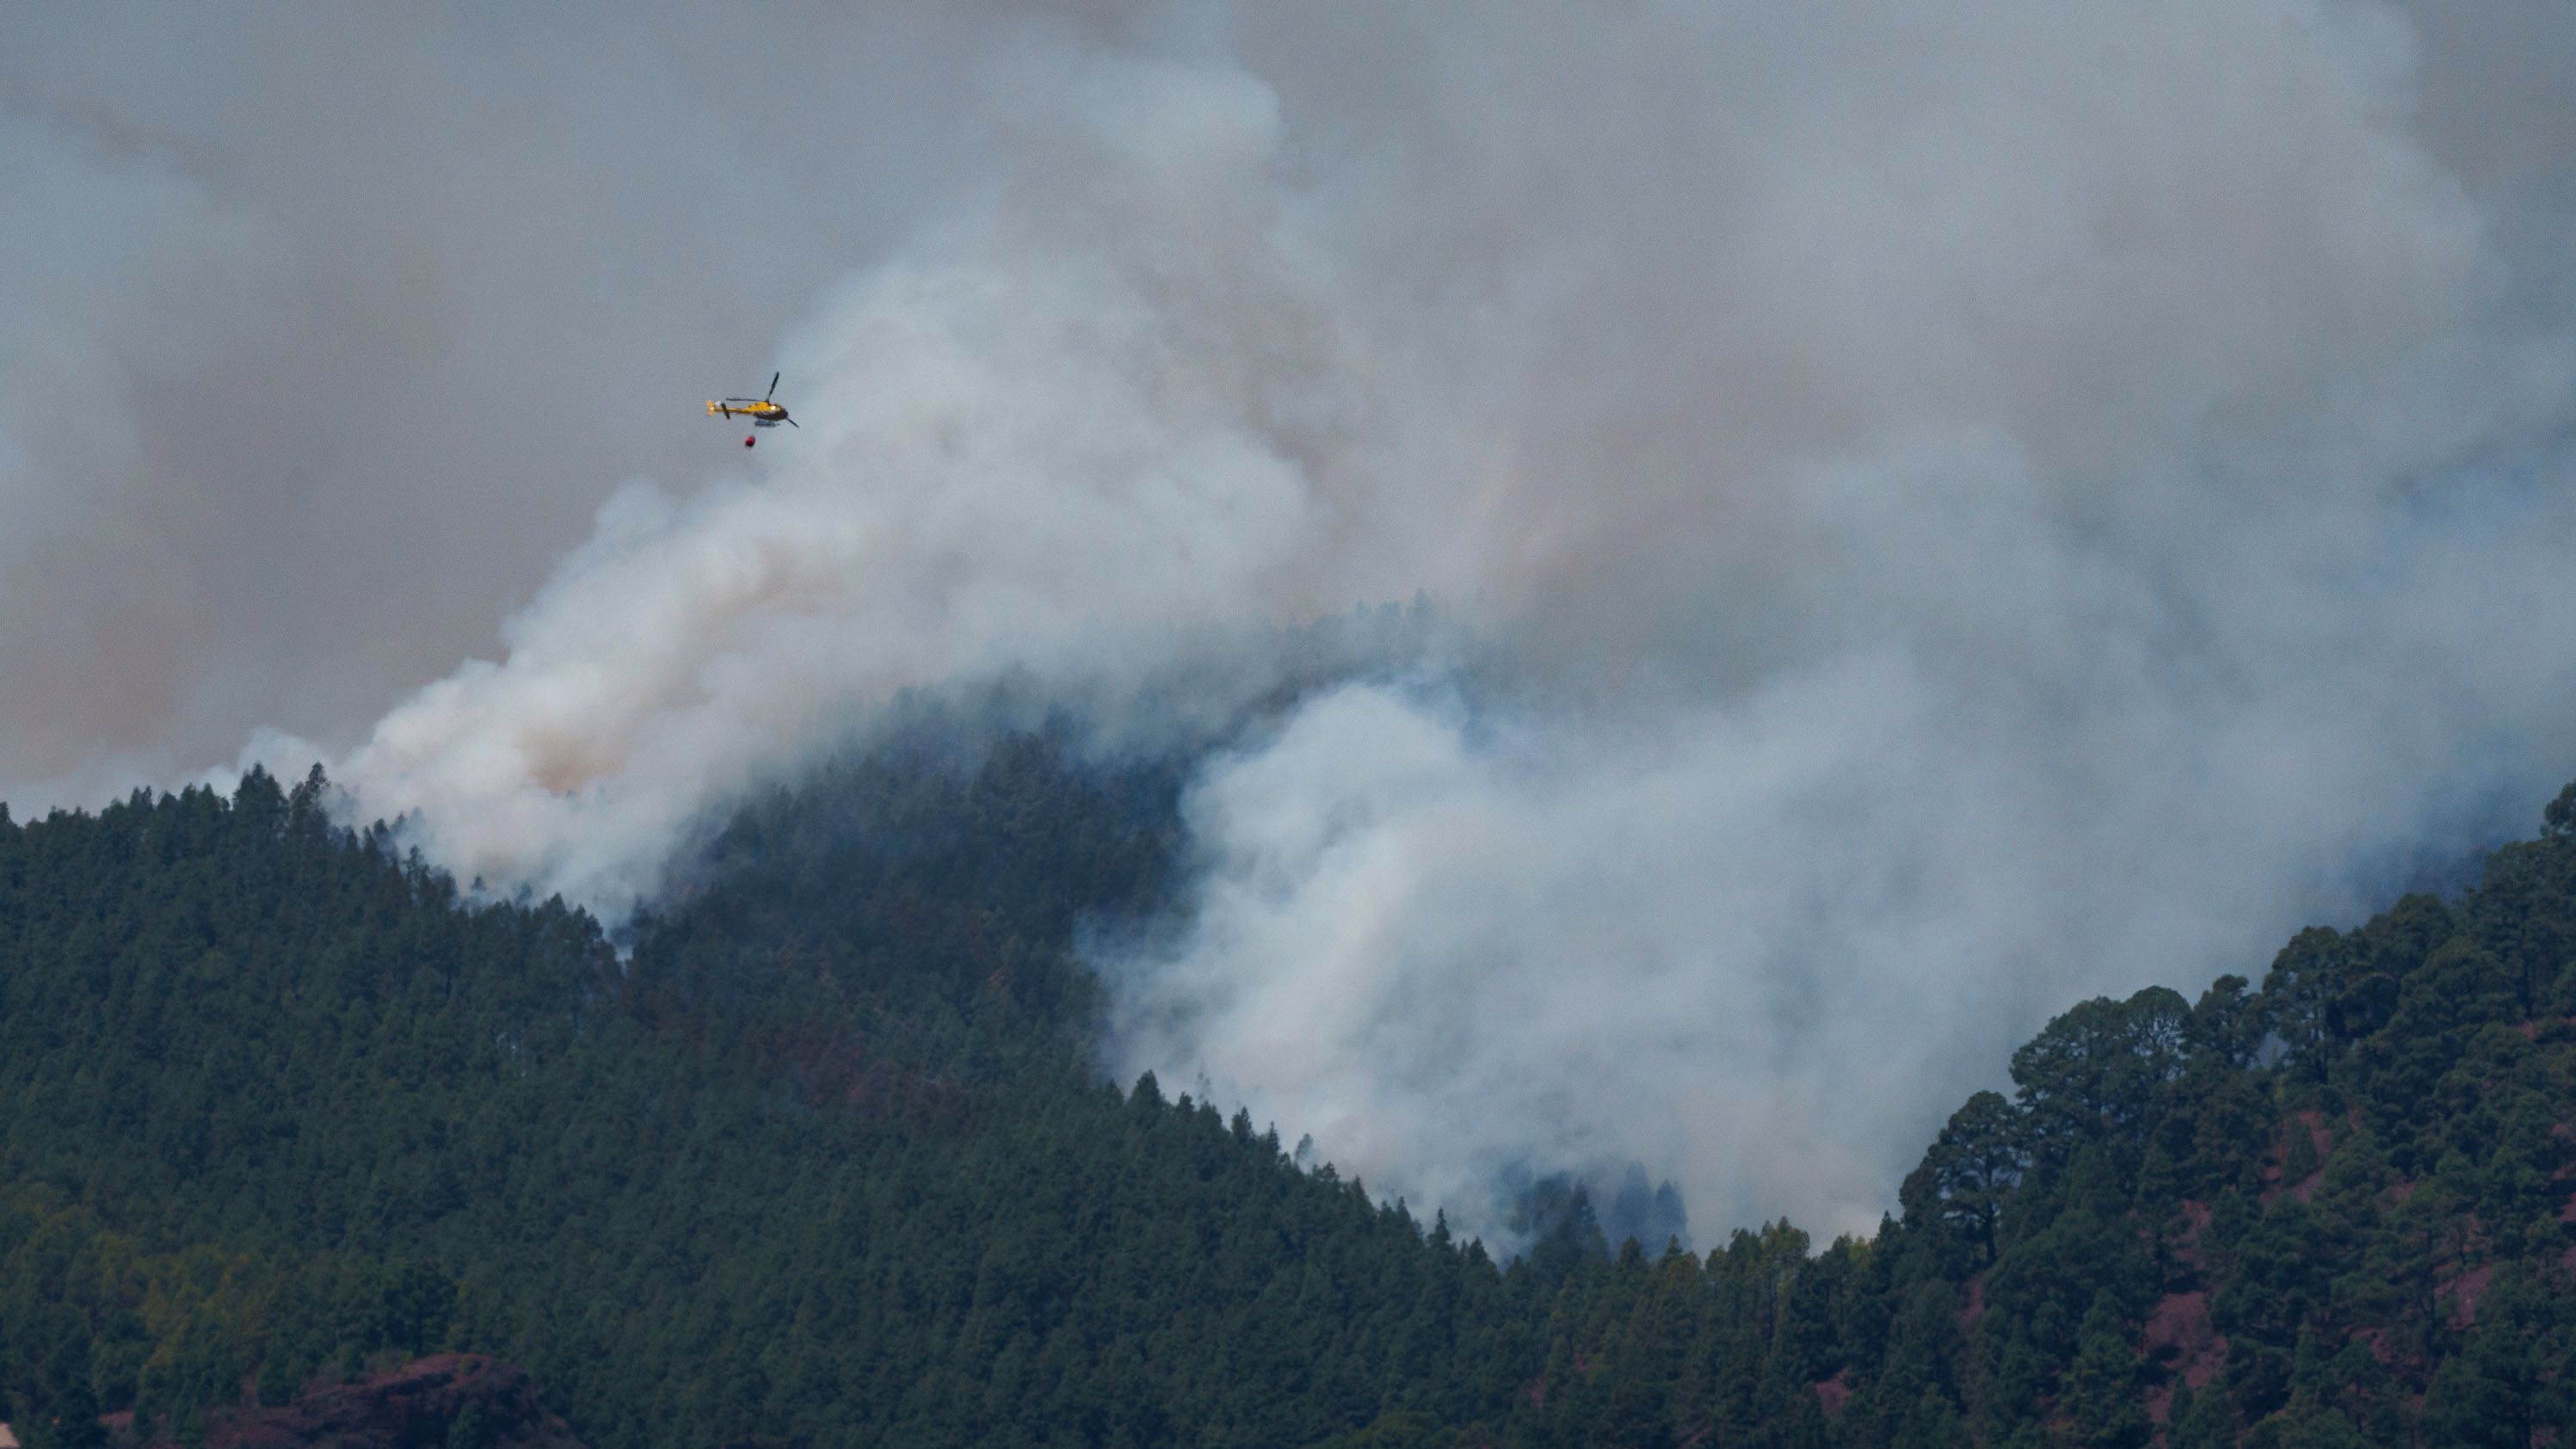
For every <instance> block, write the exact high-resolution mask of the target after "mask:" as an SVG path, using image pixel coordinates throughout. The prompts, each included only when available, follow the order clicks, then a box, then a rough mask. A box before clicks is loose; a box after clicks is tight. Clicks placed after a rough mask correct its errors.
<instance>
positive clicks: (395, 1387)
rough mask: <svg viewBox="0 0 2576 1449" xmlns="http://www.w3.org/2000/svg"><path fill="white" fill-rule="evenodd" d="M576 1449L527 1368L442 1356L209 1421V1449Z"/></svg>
mask: <svg viewBox="0 0 2576 1449" xmlns="http://www.w3.org/2000/svg"><path fill="white" fill-rule="evenodd" d="M451 1446H453V1449H581V1443H580V1441H579V1440H577V1439H575V1438H573V1436H572V1430H571V1429H570V1428H569V1427H567V1426H566V1425H565V1424H564V1421H563V1420H561V1419H559V1418H557V1417H555V1416H554V1415H553V1414H550V1413H548V1412H547V1411H546V1407H545V1404H544V1402H543V1401H542V1400H540V1399H539V1397H538V1395H537V1388H536V1385H535V1383H533V1382H532V1381H531V1380H530V1379H529V1378H528V1374H527V1370H525V1369H522V1368H520V1367H519V1366H518V1365H516V1364H511V1363H504V1362H502V1361H501V1360H499V1359H493V1358H485V1357H483V1356H482V1355H480V1354H471V1353H443V1354H438V1355H435V1356H433V1357H430V1358H424V1359H419V1360H416V1361H414V1362H412V1363H409V1364H405V1365H404V1366H402V1367H401V1368H398V1369H393V1370H389V1371H387V1372H384V1373H378V1374H370V1375H368V1376H367V1377H366V1378H363V1379H360V1380H358V1381H357V1382H355V1383H348V1384H340V1385H336V1386H334V1387H331V1388H324V1389H316V1390H313V1391H312V1392H310V1393H307V1394H305V1395H304V1396H303V1397H301V1398H299V1399H297V1400H295V1402H293V1403H291V1404H288V1405H286V1406H284V1407H283V1408H276V1409H250V1410H239V1411H227V1412H223V1413H217V1414H209V1415H207V1416H206V1449H451Z"/></svg>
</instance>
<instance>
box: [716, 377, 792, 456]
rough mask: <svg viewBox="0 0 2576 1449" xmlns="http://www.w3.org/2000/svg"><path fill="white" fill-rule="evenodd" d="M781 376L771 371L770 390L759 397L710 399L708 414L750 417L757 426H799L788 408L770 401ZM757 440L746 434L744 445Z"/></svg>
mask: <svg viewBox="0 0 2576 1449" xmlns="http://www.w3.org/2000/svg"><path fill="white" fill-rule="evenodd" d="M781 376H783V374H781V373H775V372H773V373H771V374H770V375H769V391H768V392H767V393H764V394H762V395H761V396H759V397H729V398H726V399H724V400H723V401H722V402H718V401H716V400H714V399H712V398H710V399H708V401H707V416H708V417H711V418H712V417H717V416H723V417H728V418H749V419H751V425H752V426H753V427H755V428H774V427H777V426H778V425H779V424H780V423H785V424H786V425H787V426H789V427H791V428H795V427H797V423H796V420H795V419H794V418H791V417H789V416H788V415H787V409H785V408H783V407H781V406H779V405H778V404H776V403H774V402H771V401H770V398H771V397H773V396H775V395H776V394H777V392H778V379H779V378H780V377H781ZM798 431H800V432H801V431H803V429H802V428H798ZM755 441H756V438H755V436H754V435H752V434H745V435H744V436H743V440H742V445H743V446H744V447H746V448H748V447H750V446H751V445H752V443H753V442H755Z"/></svg>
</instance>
